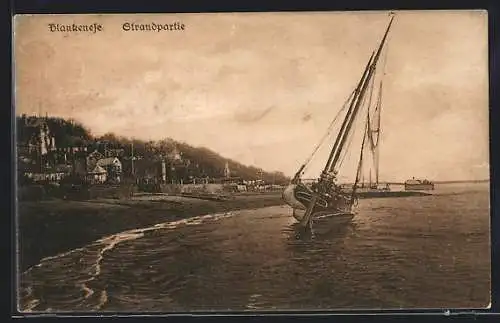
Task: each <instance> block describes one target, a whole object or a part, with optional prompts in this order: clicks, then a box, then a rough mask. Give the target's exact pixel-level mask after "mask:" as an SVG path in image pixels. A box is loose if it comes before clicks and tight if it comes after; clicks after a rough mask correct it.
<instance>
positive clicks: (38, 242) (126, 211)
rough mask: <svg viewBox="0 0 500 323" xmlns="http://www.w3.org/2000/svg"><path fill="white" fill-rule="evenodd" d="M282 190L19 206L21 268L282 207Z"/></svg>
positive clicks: (47, 201)
mask: <svg viewBox="0 0 500 323" xmlns="http://www.w3.org/2000/svg"><path fill="white" fill-rule="evenodd" d="M281 204H283V201H282V200H281V193H280V192H272V193H264V194H235V195H233V196H232V197H231V198H230V199H228V200H224V201H212V200H202V199H196V198H188V197H180V196H167V195H162V194H138V195H137V196H134V197H133V198H132V199H130V200H119V199H96V200H89V201H70V200H62V199H52V200H46V201H26V202H23V201H22V202H19V204H18V212H17V213H18V217H17V221H18V239H19V240H18V241H19V249H18V255H19V260H18V264H19V269H20V271H21V272H23V271H25V270H26V269H28V268H29V267H31V266H33V265H36V264H37V263H39V262H40V260H41V259H43V258H45V257H50V256H54V255H56V254H59V253H62V252H65V251H68V250H72V249H75V248H79V247H83V246H85V245H87V244H89V243H91V242H93V241H95V240H98V239H100V238H102V237H105V236H108V235H111V234H115V233H119V232H122V231H125V230H131V229H135V228H142V227H146V226H151V225H154V224H157V223H164V222H170V221H176V220H180V219H185V218H190V217H194V216H199V215H205V214H213V213H221V212H228V211H234V210H243V209H254V208H262V207H267V206H274V205H281Z"/></svg>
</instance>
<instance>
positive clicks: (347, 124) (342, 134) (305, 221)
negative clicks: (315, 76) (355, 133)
mask: <svg viewBox="0 0 500 323" xmlns="http://www.w3.org/2000/svg"><path fill="white" fill-rule="evenodd" d="M393 20H394V16H392V17H391V20H390V22H389V25H388V26H387V29H386V31H385V34H384V37H383V38H382V41H381V43H380V45H379V48H378V50H377V52H376V54H375V57H373V53H372V55H371V56H370V60H369V61H368V64H367V67H366V69H365V71H364V73H363V76H362V77H361V80H360V84H362V87H361V90H359V86H360V84H358V86H357V87H356V93H358V95H355V96H354V98H353V99H352V101H351V106H350V107H349V110H348V112H347V115H346V118H345V119H344V122H343V124H342V127H341V130H340V131H339V136H338V137H337V139H336V141H335V144H334V148H333V149H332V152H331V153H330V156H329V158H328V162H327V163H326V165H325V169H324V171H323V173H322V174H321V177H320V180H319V184H320V185H318V187H319V190H322V187H324V185H321V184H323V183H322V181H324V180H325V178H324V176H325V175H326V173H327V172H329V171H331V170H334V169H335V167H336V165H337V163H338V160H339V158H340V153H341V152H342V148H343V146H344V145H345V142H346V140H347V134H348V133H349V131H350V129H351V127H352V124H353V121H354V119H355V117H356V115H357V112H358V110H359V108H360V106H361V103H362V98H363V96H364V94H365V92H366V89H367V87H368V84H369V81H370V79H371V77H372V76H373V73H374V71H375V67H376V65H377V62H378V59H379V57H380V53H381V51H382V48H383V46H384V44H385V41H386V39H387V35H388V33H389V30H390V28H391V25H392V22H393ZM372 59H373V62H372ZM367 72H368V73H367ZM358 91H359V92H358ZM354 103H355V104H354ZM353 105H354V106H353ZM332 156H333V159H332ZM320 193H324V192H318V191H313V192H312V196H311V201H310V202H309V205H308V207H307V209H306V212H305V214H304V217H303V218H302V221H301V222H300V224H301V226H303V227H304V228H306V227H311V218H312V212H313V210H314V207H315V206H316V202H317V200H318V197H319V194H320Z"/></svg>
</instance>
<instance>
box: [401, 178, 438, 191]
mask: <svg viewBox="0 0 500 323" xmlns="http://www.w3.org/2000/svg"><path fill="white" fill-rule="evenodd" d="M432 190H434V183H433V182H431V181H429V180H426V179H415V177H413V178H412V179H409V180H407V181H406V182H405V191H432Z"/></svg>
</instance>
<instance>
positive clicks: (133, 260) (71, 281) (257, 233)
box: [20, 184, 490, 312]
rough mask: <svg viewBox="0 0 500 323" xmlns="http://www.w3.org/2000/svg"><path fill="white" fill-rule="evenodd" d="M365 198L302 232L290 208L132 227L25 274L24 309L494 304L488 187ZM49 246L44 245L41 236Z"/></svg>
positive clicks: (44, 261) (282, 307) (85, 309)
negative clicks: (339, 217)
mask: <svg viewBox="0 0 500 323" xmlns="http://www.w3.org/2000/svg"><path fill="white" fill-rule="evenodd" d="M435 193H436V195H434V196H428V197H407V198H385V199H372V200H361V201H360V202H359V205H358V214H357V215H356V217H355V218H354V221H353V222H354V223H353V224H352V225H349V226H346V227H343V228H338V229H333V230H330V231H329V230H327V229H326V228H316V229H317V230H316V232H315V236H313V237H309V236H300V235H298V234H297V233H298V232H297V230H296V229H295V228H294V225H293V223H294V222H295V221H294V220H293V218H292V217H291V216H290V209H289V208H287V207H285V206H277V207H269V208H263V209H258V210H246V211H236V212H232V213H227V214H215V215H208V216H204V217H196V218H192V219H189V220H183V221H177V222H174V223H167V224H159V225H157V226H155V227H150V228H143V229H137V230H133V231H127V232H124V233H121V234H118V235H114V236H110V237H107V238H105V239H102V240H100V241H97V242H95V243H93V244H91V245H89V246H86V247H85V248H82V249H78V250H73V251H71V252H69V253H66V254H63V255H58V256H56V257H53V258H47V259H44V260H43V261H42V262H41V263H40V264H39V265H38V266H35V267H33V268H31V269H30V270H28V271H27V272H25V273H23V274H22V276H21V279H20V280H21V290H20V292H21V300H20V308H21V310H22V311H35V312H38V311H128V312H130V311H141V312H142V311H166V312H173V311H194V310H203V311H207V310H219V311H221V310H259V309H261V310H269V309H278V310H279V309H284V310H287V309H298V310H300V309H360V308H375V309H376V308H384V309H391V308H459V307H462V308H464V307H475V308H479V307H486V306H488V304H489V302H490V226H489V224H490V216H489V192H488V185H486V184H482V185H469V186H465V187H464V186H443V187H438V188H437V190H436V191H435ZM41 243H43V242H41Z"/></svg>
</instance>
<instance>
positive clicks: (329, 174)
mask: <svg viewBox="0 0 500 323" xmlns="http://www.w3.org/2000/svg"><path fill="white" fill-rule="evenodd" d="M393 20H394V16H393V15H392V14H391V19H390V21H389V24H388V26H387V29H386V30H385V33H384V36H383V38H382V40H381V42H380V44H379V46H378V49H377V50H376V51H374V52H373V53H372V54H371V56H370V58H369V60H368V63H367V64H366V66H365V69H364V72H363V74H362V76H361V79H360V80H359V82H358V84H357V85H356V87H355V89H354V91H353V92H352V93H351V95H350V96H349V97H348V99H347V100H346V102H345V104H344V106H343V108H342V109H341V110H340V111H339V113H338V114H337V116H335V118H334V119H333V121H332V123H331V124H330V127H332V125H334V124H335V123H336V121H337V120H338V117H339V116H340V113H341V112H342V111H344V110H345V109H347V112H346V113H345V117H344V119H343V121H342V124H341V126H340V128H339V130H338V132H337V134H336V136H335V141H334V144H333V147H332V148H331V150H330V154H329V156H328V160H327V161H326V163H325V165H324V168H323V171H322V172H321V174H320V176H319V178H318V179H317V181H315V183H314V184H313V185H307V184H305V183H304V182H303V181H302V175H303V174H304V170H305V168H306V167H307V165H308V163H309V162H310V160H311V158H312V157H313V156H314V154H315V153H316V152H317V151H318V148H319V146H320V145H321V143H320V144H319V145H318V146H316V148H315V149H314V151H313V154H312V155H311V156H310V157H309V158H308V159H307V160H306V162H305V163H303V164H302V166H301V167H300V168H299V170H298V171H297V172H296V174H295V176H294V177H293V179H292V180H291V182H290V184H289V185H288V186H287V187H286V188H285V190H284V191H283V195H282V197H283V200H284V201H285V203H286V204H288V205H289V206H290V207H291V208H292V210H293V213H292V215H293V217H294V218H295V219H296V220H298V221H299V223H300V225H301V226H302V227H304V228H307V227H309V228H312V219H313V218H314V219H320V218H325V217H328V218H329V219H330V220H333V222H334V223H339V224H343V223H348V222H351V221H352V219H353V217H354V216H355V213H354V211H353V209H354V206H355V204H356V202H357V190H358V188H359V181H360V177H361V175H362V166H363V152H364V150H365V148H366V142H367V141H368V148H370V149H371V150H372V151H373V150H374V149H375V148H377V147H376V146H378V136H379V134H380V131H379V129H380V124H379V122H380V118H378V120H375V123H376V126H375V129H373V126H372V120H371V119H372V118H371V117H370V106H371V105H372V104H371V101H372V95H373V89H374V80H375V73H376V70H377V64H378V62H379V60H380V56H381V53H382V50H383V49H384V45H385V43H386V39H387V35H388V33H389V30H390V28H391V25H392V22H393ZM381 85H382V81H380V90H379V91H378V92H379V98H378V100H376V102H377V103H376V108H375V114H377V113H380V100H381V99H380V97H381V88H382V86H381ZM367 98H368V100H367ZM362 107H367V108H366V110H367V112H366V115H365V116H366V122H365V126H364V129H363V130H364V134H363V136H362V142H361V149H360V154H359V159H358V165H357V169H356V174H355V181H354V183H353V184H352V187H351V188H350V189H349V187H345V186H343V185H340V184H339V183H338V180H337V175H338V172H339V167H340V166H341V165H342V161H343V157H345V153H346V150H347V149H348V148H349V147H350V143H351V142H352V141H351V140H350V139H352V136H353V128H354V127H353V125H354V122H355V120H357V119H358V118H359V117H360V116H363V115H364V114H363V113H361V111H362V110H363V109H362ZM377 111H378V112H377ZM375 119H377V118H375ZM328 135H329V133H327V136H325V137H323V139H325V138H328ZM374 137H377V140H376V142H375V138H374ZM375 161H376V163H378V154H377V157H376V160H375ZM377 167H378V166H377ZM376 177H377V179H376V181H377V182H378V171H377V174H376Z"/></svg>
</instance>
